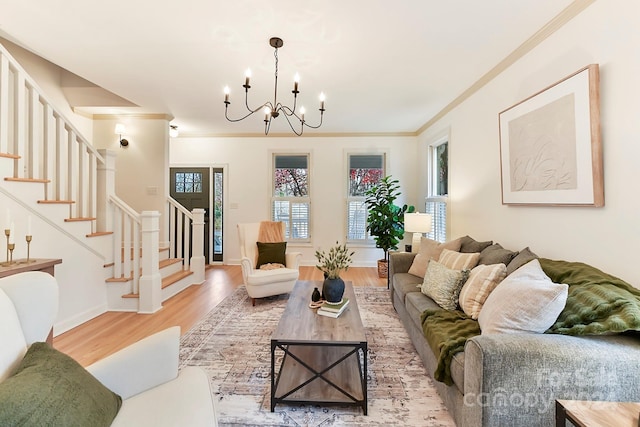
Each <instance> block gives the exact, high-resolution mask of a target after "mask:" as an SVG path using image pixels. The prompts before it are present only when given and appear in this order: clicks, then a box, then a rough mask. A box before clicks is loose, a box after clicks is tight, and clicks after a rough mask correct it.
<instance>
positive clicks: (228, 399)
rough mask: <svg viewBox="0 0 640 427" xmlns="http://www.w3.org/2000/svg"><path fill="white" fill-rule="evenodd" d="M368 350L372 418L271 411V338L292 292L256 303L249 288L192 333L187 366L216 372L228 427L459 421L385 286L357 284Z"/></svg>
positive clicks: (308, 409) (323, 409)
mask: <svg viewBox="0 0 640 427" xmlns="http://www.w3.org/2000/svg"><path fill="white" fill-rule="evenodd" d="M355 293H356V298H357V300H358V306H359V309H360V316H361V318H362V323H363V324H364V327H365V330H366V335H367V340H368V345H369V352H368V358H369V359H368V388H367V390H368V398H369V405H368V415H366V416H365V415H363V413H362V409H361V408H358V407H348V406H318V405H313V404H295V405H294V404H290V405H285V404H278V405H276V408H275V411H274V412H271V408H270V386H271V379H270V372H269V371H270V367H271V359H270V339H271V334H272V333H273V331H274V330H275V328H276V326H277V325H278V321H279V320H280V316H281V315H282V312H283V310H284V307H285V305H286V303H287V295H281V296H277V297H271V298H264V299H260V300H257V301H256V305H255V307H254V306H252V305H251V299H250V298H249V297H248V295H247V291H246V289H245V288H244V286H241V287H240V288H238V289H237V290H236V291H235V292H234V293H233V294H232V295H230V296H228V297H227V298H226V299H225V300H224V301H222V302H221V303H220V304H219V305H218V306H216V307H215V308H214V309H213V310H212V311H211V312H210V313H209V314H208V315H207V316H206V317H205V318H204V319H203V320H202V321H201V322H200V323H198V324H197V325H196V326H194V327H193V328H192V329H191V330H190V331H189V332H187V333H186V334H185V335H184V336H183V338H182V340H181V346H180V367H184V366H200V367H202V368H203V369H204V370H205V371H206V372H207V374H208V375H209V378H210V381H211V387H212V391H213V393H214V396H213V397H214V400H215V403H216V410H217V412H218V423H219V425H220V426H239V425H242V426H371V425H378V426H390V425H403V426H443V427H444V426H447V427H448V426H455V424H454V422H453V420H452V418H451V416H450V415H449V413H448V412H447V409H446V408H445V407H444V404H443V403H442V400H441V399H440V397H439V396H438V395H437V393H436V391H435V389H434V387H433V383H432V380H431V379H430V378H429V377H428V375H427V372H426V371H425V369H424V366H423V365H422V362H421V361H420V358H419V357H418V355H417V353H416V351H415V349H414V348H413V345H412V344H411V341H410V340H409V337H408V335H407V333H406V332H405V330H404V327H403V326H402V324H401V322H400V319H399V318H398V316H397V314H396V313H395V311H394V309H393V306H392V305H391V302H390V299H389V291H388V290H387V289H384V288H374V287H356V288H355Z"/></svg>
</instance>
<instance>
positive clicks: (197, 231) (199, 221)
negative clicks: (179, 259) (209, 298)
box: [191, 208, 206, 284]
mask: <svg viewBox="0 0 640 427" xmlns="http://www.w3.org/2000/svg"><path fill="white" fill-rule="evenodd" d="M191 214H192V215H193V233H192V234H193V236H192V239H193V241H192V243H191V271H192V272H193V274H194V276H195V277H194V279H193V281H194V283H197V284H202V283H203V282H204V268H205V263H206V260H205V258H204V238H205V236H204V209H201V208H196V209H194V210H193V211H191Z"/></svg>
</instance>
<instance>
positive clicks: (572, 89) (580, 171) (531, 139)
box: [498, 64, 604, 207]
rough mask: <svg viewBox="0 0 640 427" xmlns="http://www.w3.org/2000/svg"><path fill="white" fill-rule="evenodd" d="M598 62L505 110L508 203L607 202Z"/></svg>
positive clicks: (503, 146) (503, 153)
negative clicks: (605, 200) (604, 180)
mask: <svg viewBox="0 0 640 427" xmlns="http://www.w3.org/2000/svg"><path fill="white" fill-rule="evenodd" d="M599 104H600V96H599V69H598V64H591V65H588V66H586V67H584V68H583V69H581V70H578V71H577V72H575V73H573V74H572V75H570V76H568V77H565V78H564V79H562V80H560V81H559V82H557V83H554V84H553V85H551V86H549V87H547V88H546V89H543V90H542V91H540V92H538V93H536V94H534V95H532V96H530V97H529V98H527V99H525V100H523V101H521V102H519V103H517V104H515V105H514V106H512V107H509V108H508V109H506V110H504V111H502V112H500V113H499V115H498V117H499V125H500V168H501V174H502V176H501V178H502V203H503V204H505V205H547V206H594V207H600V206H604V183H603V172H602V141H601V137H600V107H599Z"/></svg>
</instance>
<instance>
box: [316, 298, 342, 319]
mask: <svg viewBox="0 0 640 427" xmlns="http://www.w3.org/2000/svg"><path fill="white" fill-rule="evenodd" d="M348 305H349V298H344V299H343V300H342V302H341V303H340V304H330V303H328V302H325V303H324V304H322V306H320V308H318V314H319V315H321V316H327V317H338V316H340V315H341V314H342V312H343V311H344V310H345V309H346V308H347V306H348Z"/></svg>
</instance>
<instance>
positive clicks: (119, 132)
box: [114, 123, 126, 135]
mask: <svg viewBox="0 0 640 427" xmlns="http://www.w3.org/2000/svg"><path fill="white" fill-rule="evenodd" d="M114 133H115V134H116V135H122V134H123V133H126V129H125V127H124V125H123V124H122V123H118V124H117V125H116V128H115V129H114Z"/></svg>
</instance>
